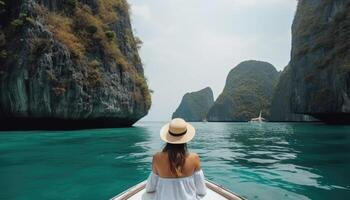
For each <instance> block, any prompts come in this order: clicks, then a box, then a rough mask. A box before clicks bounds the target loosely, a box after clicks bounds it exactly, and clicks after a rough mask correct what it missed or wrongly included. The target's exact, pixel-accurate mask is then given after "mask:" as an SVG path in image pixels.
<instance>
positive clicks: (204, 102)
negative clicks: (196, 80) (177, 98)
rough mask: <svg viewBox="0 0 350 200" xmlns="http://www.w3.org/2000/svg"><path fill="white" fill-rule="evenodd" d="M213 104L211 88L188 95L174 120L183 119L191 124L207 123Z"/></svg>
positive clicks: (174, 115)
mask: <svg viewBox="0 0 350 200" xmlns="http://www.w3.org/2000/svg"><path fill="white" fill-rule="evenodd" d="M213 103H214V96H213V91H212V90H211V88H210V87H207V88H204V89H202V90H200V91H197V92H191V93H186V94H185V95H184V97H183V98H182V100H181V103H180V105H179V107H178V108H177V109H176V111H175V112H174V113H173V116H172V118H177V117H181V118H183V119H185V120H186V121H189V122H200V121H205V120H206V116H207V113H208V110H209V108H210V107H211V106H212V105H213Z"/></svg>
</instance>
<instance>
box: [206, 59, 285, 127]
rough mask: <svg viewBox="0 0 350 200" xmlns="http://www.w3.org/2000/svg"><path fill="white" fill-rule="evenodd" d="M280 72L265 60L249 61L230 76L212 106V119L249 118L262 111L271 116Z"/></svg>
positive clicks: (236, 68)
mask: <svg viewBox="0 0 350 200" xmlns="http://www.w3.org/2000/svg"><path fill="white" fill-rule="evenodd" d="M278 74H279V73H278V72H277V70H276V69H275V67H274V66H273V65H271V64H270V63H267V62H261V61H254V60H250V61H245V62H242V63H240V64H239V65H237V66H236V67H235V68H233V69H232V70H231V71H230V73H229V74H228V76H227V79H226V85H225V88H224V90H223V92H222V93H221V94H220V96H219V97H218V98H217V100H216V101H215V103H214V105H213V106H212V107H211V108H210V110H209V112H208V115H207V120H208V121H248V120H250V119H251V118H253V117H256V116H258V115H259V112H260V111H262V115H263V117H265V118H267V119H269V117H270V104H271V99H272V94H273V89H274V86H275V84H276V82H277V79H278Z"/></svg>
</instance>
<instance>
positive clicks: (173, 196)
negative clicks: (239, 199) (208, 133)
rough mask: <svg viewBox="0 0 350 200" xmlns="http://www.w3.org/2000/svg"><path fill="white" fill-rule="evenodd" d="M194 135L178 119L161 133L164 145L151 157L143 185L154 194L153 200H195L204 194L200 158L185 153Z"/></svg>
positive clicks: (188, 126) (187, 125) (187, 124)
mask: <svg viewBox="0 0 350 200" xmlns="http://www.w3.org/2000/svg"><path fill="white" fill-rule="evenodd" d="M194 135H195V129H194V127H193V126H191V125H190V124H189V123H186V122H185V120H183V119H181V118H175V119H173V120H171V122H170V123H168V124H166V125H164V126H163V127H162V129H161V130H160V138H161V139H162V140H163V141H164V142H166V145H165V147H164V148H163V151H162V152H158V153H156V154H155V155H154V156H153V161H152V172H151V174H150V175H149V177H148V179H147V184H146V191H147V192H155V199H156V200H197V199H200V198H201V197H202V196H204V195H205V194H206V187H205V183H204V174H203V171H202V170H201V168H200V160H199V157H198V155H197V154H195V153H189V152H188V151H187V145H186V143H187V142H189V141H190V140H192V138H193V137H194Z"/></svg>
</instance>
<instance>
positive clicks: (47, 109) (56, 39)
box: [0, 0, 151, 129]
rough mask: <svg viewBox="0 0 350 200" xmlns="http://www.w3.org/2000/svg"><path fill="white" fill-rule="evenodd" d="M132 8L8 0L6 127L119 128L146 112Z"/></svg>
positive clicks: (2, 38) (1, 9) (2, 71)
mask: <svg viewBox="0 0 350 200" xmlns="http://www.w3.org/2000/svg"><path fill="white" fill-rule="evenodd" d="M128 10H129V8H128V4H127V2H126V1H125V0H50V1H49V0H21V1H19V0H14V1H13V0H11V1H10V0H6V1H0V17H1V18H0V19H1V21H0V48H1V49H0V50H1V51H0V91H1V92H0V128H1V129H7V128H10V129H12V128H14V129H17V128H20V129H25V128H88V127H106V126H111V127H118V126H130V125H132V124H133V123H134V122H136V121H137V120H138V119H140V118H141V117H143V116H145V115H146V114H147V112H148V110H149V108H150V105H151V99H150V93H149V89H148V86H147V83H146V80H145V78H144V74H143V68H142V63H141V61H140V58H139V55H138V45H139V44H140V41H139V40H138V39H137V38H136V37H134V36H133V33H132V27H131V24H130V19H129V11H128ZM13 122H15V123H16V126H9V124H11V123H13Z"/></svg>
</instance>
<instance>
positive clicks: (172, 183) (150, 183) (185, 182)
mask: <svg viewBox="0 0 350 200" xmlns="http://www.w3.org/2000/svg"><path fill="white" fill-rule="evenodd" d="M146 192H155V200H180V199H181V200H198V199H201V198H202V197H203V196H204V195H206V193H207V188H206V186H205V182H204V174H203V171H202V170H198V171H196V172H194V173H193V174H192V175H191V176H187V177H182V178H163V177H160V176H158V175H156V174H154V173H153V172H151V174H150V175H149V177H148V179H147V184H146Z"/></svg>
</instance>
